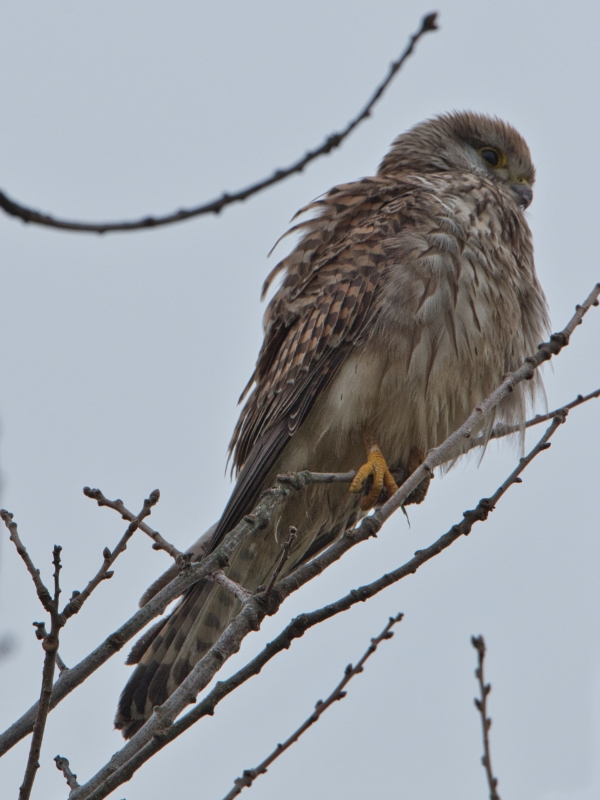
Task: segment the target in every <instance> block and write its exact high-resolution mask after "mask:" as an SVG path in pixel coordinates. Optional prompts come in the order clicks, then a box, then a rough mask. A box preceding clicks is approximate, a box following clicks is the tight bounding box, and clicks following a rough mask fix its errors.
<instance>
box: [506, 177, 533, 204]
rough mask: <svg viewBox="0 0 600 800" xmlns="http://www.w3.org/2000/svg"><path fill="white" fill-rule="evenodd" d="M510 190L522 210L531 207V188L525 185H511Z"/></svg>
mask: <svg viewBox="0 0 600 800" xmlns="http://www.w3.org/2000/svg"><path fill="white" fill-rule="evenodd" d="M510 188H511V191H512V193H513V194H514V195H515V200H516V201H517V203H518V204H519V205H520V206H521V208H522V209H523V210H525V209H526V208H528V206H530V205H531V201H532V200H533V189H532V188H531V186H528V185H527V184H526V183H511V185H510Z"/></svg>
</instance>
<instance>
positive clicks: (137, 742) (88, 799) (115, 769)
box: [72, 412, 566, 800]
mask: <svg viewBox="0 0 600 800" xmlns="http://www.w3.org/2000/svg"><path fill="white" fill-rule="evenodd" d="M565 419H566V412H563V413H559V414H557V416H556V417H555V418H554V420H553V421H552V424H551V425H550V426H549V427H548V429H547V430H546V432H545V433H544V435H543V436H542V438H541V439H540V441H539V442H538V443H537V445H536V446H535V447H534V448H533V449H532V450H531V452H530V453H529V454H528V455H527V456H526V457H524V458H521V459H520V460H519V464H518V465H517V467H516V468H515V469H514V470H513V472H511V474H510V475H509V476H508V478H507V479H506V480H505V481H504V483H503V484H502V485H501V486H500V487H499V488H498V489H497V490H496V491H495V492H494V494H493V495H492V496H491V497H489V498H484V499H482V500H480V501H479V503H478V504H477V506H476V508H475V509H473V510H471V511H466V512H465V513H464V514H463V520H462V521H461V522H460V523H458V524H456V525H453V526H452V528H451V529H450V530H449V531H448V532H447V533H445V534H444V535H443V536H441V537H440V538H439V539H438V540H437V541H435V542H434V543H433V544H432V545H430V546H429V547H427V548H425V549H424V550H417V551H416V553H415V555H414V557H413V558H412V559H410V561H408V562H406V563H405V564H403V565H402V566H401V567H398V568H397V569H396V570H393V571H392V572H390V573H388V574H386V575H383V576H382V577H381V578H378V579H377V580H376V581H373V582H372V583H370V584H367V585H366V586H361V587H360V588H358V589H354V590H352V591H351V592H350V593H349V594H347V595H346V596H345V597H342V598H341V599H340V600H338V601H336V602H335V603H331V604H329V605H327V606H325V607H323V608H321V609H318V610H317V611H313V612H311V613H310V614H301V615H300V616H298V617H296V618H295V619H294V620H292V622H291V623H290V624H289V625H288V626H287V627H286V628H285V629H284V631H283V632H282V633H281V634H280V635H279V636H278V637H277V638H276V639H275V640H274V641H272V642H270V643H269V644H268V645H267V646H266V647H265V649H264V650H263V651H262V652H261V653H260V654H259V655H258V656H257V657H256V658H255V659H253V660H252V661H251V662H250V663H249V664H247V665H246V666H245V667H243V668H242V669H241V670H239V671H238V672H237V673H235V674H234V675H232V676H231V677H230V678H228V679H227V680H225V681H219V683H218V684H217V685H216V686H215V688H214V689H213V690H212V691H211V692H210V693H209V694H208V695H207V696H206V697H205V698H204V699H203V700H202V701H201V702H200V703H198V704H197V705H196V706H195V707H194V708H193V709H192V710H191V711H189V712H188V713H187V714H185V715H184V716H183V717H182V718H181V719H180V720H178V721H177V722H174V723H172V721H173V720H174V719H175V717H176V716H177V715H178V714H179V713H180V712H181V711H182V710H183V709H184V708H185V706H186V705H188V704H189V703H191V702H193V698H194V697H195V693H197V692H199V691H200V689H201V688H203V686H202V684H203V685H204V686H206V685H207V684H208V682H209V680H210V679H211V678H212V677H213V676H214V674H215V673H216V671H217V670H218V669H219V668H220V666H222V664H223V663H224V662H225V661H226V660H227V659H228V658H229V657H230V656H231V655H232V654H233V653H234V652H237V650H238V649H239V646H240V642H241V641H242V640H243V638H244V636H245V635H246V633H248V632H249V630H251V629H256V625H257V623H258V624H260V621H261V620H262V619H263V618H264V616H265V615H266V613H267V611H266V609H261V606H260V596H259V597H256V596H254V597H253V598H251V600H249V601H248V603H247V604H246V605H245V606H244V608H243V609H242V611H241V612H240V614H239V615H238V616H237V617H236V618H235V619H234V620H233V621H232V623H231V624H230V625H229V627H228V628H227V629H226V630H225V632H224V633H223V634H222V635H221V637H220V638H219V640H218V641H217V643H216V644H215V645H214V646H213V647H212V648H211V650H210V651H209V652H208V653H207V654H206V655H205V656H204V657H203V658H202V659H200V661H199V662H198V663H197V664H196V666H195V667H194V669H193V670H192V672H191V673H190V675H189V676H188V678H186V680H185V681H184V682H183V683H182V684H181V686H180V687H179V688H178V689H177V690H176V691H175V692H174V693H173V694H172V695H171V696H170V697H169V698H168V699H167V701H165V703H163V705H162V706H160V707H158V708H155V713H154V714H153V716H152V717H151V718H150V720H148V722H146V724H145V725H144V727H143V728H141V729H140V730H139V731H138V732H137V733H136V734H135V736H133V737H132V738H131V739H130V740H129V742H127V744H126V745H124V747H123V748H122V749H121V750H120V751H118V752H117V753H115V755H114V756H113V757H112V759H111V760H110V762H109V763H108V764H107V765H106V766H105V767H103V768H102V769H101V770H100V771H99V772H98V773H97V774H96V775H95V776H94V777H93V778H92V779H91V780H90V781H88V782H87V783H86V784H84V785H83V786H82V787H81V788H80V790H78V792H77V793H76V794H74V795H73V798H72V800H102V798H104V797H106V796H107V795H108V794H110V792H112V791H113V790H114V789H116V788H117V787H118V786H120V785H121V784H122V783H125V782H126V781H128V780H129V779H130V778H131V776H132V775H133V774H134V773H135V772H136V771H137V770H138V769H139V768H140V766H142V764H144V763H145V762H146V761H147V760H148V759H149V758H151V757H152V756H153V755H154V754H155V753H156V752H158V750H161V749H162V748H163V747H164V746H165V745H166V744H168V743H169V742H170V741H173V739H175V738H177V737H178V736H180V735H181V734H182V733H183V732H184V731H185V730H187V729H188V728H189V727H191V725H193V724H194V723H195V722H197V721H198V720H199V719H201V718H202V717H204V716H206V715H212V714H213V713H214V709H215V707H216V705H217V704H218V703H219V702H220V701H221V700H222V699H223V698H224V697H226V696H227V695H228V694H230V693H231V692H232V691H233V690H234V689H236V688H237V687H238V686H240V685H241V684H242V683H244V682H245V681H247V680H248V679H249V678H250V677H252V676H253V675H256V674H258V673H259V672H260V670H261V669H262V667H263V666H264V665H265V664H266V663H267V662H268V661H270V660H271V659H272V658H273V657H274V656H275V655H276V654H277V653H279V652H281V651H282V650H284V649H287V648H288V647H289V646H290V644H291V642H292V641H293V639H295V638H298V637H300V636H303V635H304V633H305V631H306V630H308V628H311V627H313V626H314V625H318V624H319V623H320V622H323V621H324V620H326V619H329V618H331V617H333V616H336V615H337V614H339V613H341V612H343V611H346V610H348V609H349V608H351V607H352V606H353V605H355V604H356V603H359V602H364V601H365V600H368V599H369V598H371V597H373V596H375V595H376V594H378V593H379V592H381V591H382V590H383V589H385V588H387V587H388V586H391V585H392V584H393V583H397V582H398V581H399V580H402V579H403V578H406V577H407V576H408V575H413V574H414V573H415V572H416V571H417V570H418V569H419V567H421V566H422V565H423V564H425V563H426V562H427V561H430V560H431V559H432V558H434V557H435V556H437V555H439V553H441V552H442V551H443V550H445V549H447V548H448V547H450V545H451V544H453V543H454V542H455V541H456V540H457V539H459V538H460V537H461V536H467V535H468V534H469V533H470V532H471V530H472V528H473V525H474V524H475V523H476V522H480V521H484V520H486V519H487V517H488V516H489V514H490V512H491V511H493V510H494V507H495V505H496V504H497V502H498V501H499V500H500V498H501V497H502V496H503V495H504V494H505V493H506V491H507V490H508V488H509V487H510V486H512V485H513V484H515V483H520V482H521V479H520V477H519V476H520V474H521V473H522V472H523V470H525V469H526V467H527V466H528V465H529V464H530V463H531V462H532V461H533V459H534V458H535V457H536V456H537V455H538V454H539V453H541V452H542V451H543V450H547V449H548V447H549V439H550V438H551V437H552V435H553V434H554V433H555V431H556V430H557V428H558V427H559V426H560V425H561V424H562V423H563V422H564V420H565ZM301 474H302V473H301ZM369 519H370V518H367V520H363V523H362V525H361V528H359V529H353V530H351V531H347V532H346V533H345V534H344V535H343V537H342V538H341V539H340V540H338V541H337V542H336V543H335V544H333V545H332V546H331V547H329V548H328V549H327V550H326V551H325V552H324V553H322V554H321V555H319V556H317V557H316V558H315V559H314V560H313V561H311V562H309V563H308V564H304V565H303V566H301V567H299V568H298V569H297V570H296V571H295V572H294V573H292V574H291V575H290V576H288V577H286V578H284V579H283V580H282V581H280V582H279V583H278V584H276V586H275V587H274V594H276V595H277V597H276V598H275V599H276V600H278V601H279V602H281V601H282V600H283V599H284V598H285V597H287V596H288V595H289V594H291V593H292V592H293V591H296V589H298V588H299V587H300V586H303V585H304V584H305V583H307V582H308V581H310V580H311V579H312V578H313V577H315V575H317V574H320V573H321V572H322V571H323V570H324V569H326V568H327V567H328V566H330V565H331V564H332V563H334V562H335V561H337V560H338V559H339V558H340V557H341V556H342V555H343V553H345V552H346V551H347V550H349V549H350V548H351V547H353V546H355V545H356V544H358V543H359V542H360V541H365V540H366V539H368V538H370V536H372V535H373V534H372V532H371V531H370V530H369V526H368V525H365V522H366V521H368V520H369ZM363 528H365V530H364V531H363V530H362V529H363ZM263 597H264V595H263ZM268 613H274V610H273V607H271V608H269V611H268ZM252 626H254V627H252ZM216 662H218V665H217V663H216Z"/></svg>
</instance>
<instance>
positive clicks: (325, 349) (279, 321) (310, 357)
mask: <svg viewBox="0 0 600 800" xmlns="http://www.w3.org/2000/svg"><path fill="white" fill-rule="evenodd" d="M397 197H398V183H397V182H395V183H394V185H393V187H391V186H390V184H389V183H388V182H387V181H384V180H380V179H368V180H364V181H361V182H359V183H354V184H349V185H347V186H341V187H337V188H336V189H334V190H332V191H331V192H330V193H329V194H328V195H327V196H326V197H325V198H324V199H322V200H319V201H317V202H316V203H314V204H312V205H311V206H309V207H307V209H303V211H306V210H311V209H314V208H318V209H319V210H320V212H321V213H320V214H319V216H318V217H317V218H316V219H312V220H309V221H308V222H305V223H301V224H300V225H298V226H296V229H302V228H304V229H305V230H306V234H305V236H304V238H303V239H302V241H301V242H300V243H299V245H298V246H297V247H296V248H295V250H294V251H293V252H292V253H291V254H290V255H289V256H288V257H287V258H286V259H284V260H283V261H282V262H280V264H278V265H277V267H276V268H275V270H273V272H272V273H271V275H270V276H269V278H268V279H267V283H266V284H265V291H266V289H267V288H268V284H269V282H270V281H272V280H273V278H274V277H275V275H276V274H277V273H278V272H280V271H285V279H284V281H283V283H282V285H281V287H280V289H279V290H278V291H277V293H276V294H275V296H274V298H273V300H272V301H271V303H270V304H269V307H268V309H267V312H266V314H265V339H264V342H263V346H262V348H261V351H260V354H259V357H258V361H257V365H256V369H255V371H254V374H253V376H252V378H251V381H250V384H249V386H248V387H247V389H246V391H247V390H248V388H250V386H252V384H254V386H253V388H252V390H251V392H250V396H249V397H248V400H247V402H246V404H245V406H244V408H243V410H242V413H241V415H240V418H239V421H238V423H237V426H236V428H235V431H234V434H233V437H232V440H231V444H230V454H231V455H232V456H233V463H234V467H235V469H236V470H238V472H239V475H238V480H237V484H236V486H235V489H234V491H233V494H232V496H231V499H230V500H229V503H228V505H227V507H226V508H225V511H224V512H223V516H222V518H221V520H220V522H219V525H218V527H217V530H216V532H215V537H214V539H213V542H212V545H211V549H212V548H214V547H215V546H216V545H217V543H218V542H219V541H220V540H221V538H222V536H223V535H224V534H225V533H226V532H227V531H228V530H230V529H231V528H232V527H234V526H235V525H236V524H237V522H238V521H239V520H240V519H241V518H242V517H243V515H244V514H247V513H248V512H249V511H251V509H252V507H253V506H254V505H255V503H256V500H257V498H258V496H259V494H260V492H261V491H262V490H263V488H264V486H263V484H264V481H265V480H266V477H267V475H268V473H269V471H270V470H271V469H272V468H273V466H274V464H275V462H276V460H277V458H278V457H279V455H280V454H281V452H282V450H283V449H284V447H285V446H286V444H287V443H288V442H289V440H290V437H291V436H293V434H294V432H295V431H296V430H297V429H298V428H299V426H300V425H301V424H302V423H303V422H304V420H305V419H306V417H307V415H308V413H309V412H310V410H311V408H312V407H313V405H314V403H315V401H316V400H317V398H318V397H319V395H320V394H321V392H322V391H323V390H324V389H325V388H326V387H327V385H328V384H329V383H330V381H331V379H332V378H333V377H334V375H335V374H336V372H337V370H338V369H339V367H340V365H341V364H342V362H343V360H344V358H345V356H346V354H347V352H348V350H349V349H350V348H351V347H352V346H353V345H354V344H355V343H356V342H357V341H359V340H360V339H361V337H363V336H365V335H366V331H367V329H368V328H369V323H370V322H372V320H373V318H374V317H375V316H376V314H377V302H376V300H375V298H376V293H377V286H378V284H379V282H380V279H381V276H382V275H383V272H384V270H385V267H386V263H387V259H386V256H385V253H384V246H385V234H386V231H385V230H382V228H383V229H385V227H386V225H387V224H388V223H389V217H388V216H387V215H385V214H383V215H382V213H381V211H382V207H383V206H384V205H385V204H387V203H389V202H390V200H392V199H397ZM245 393H246V392H244V394H245ZM243 396H244V395H242V398H243ZM242 398H241V399H242Z"/></svg>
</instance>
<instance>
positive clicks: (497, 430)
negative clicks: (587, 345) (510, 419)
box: [462, 389, 600, 455]
mask: <svg viewBox="0 0 600 800" xmlns="http://www.w3.org/2000/svg"><path fill="white" fill-rule="evenodd" d="M597 397H600V389H596V390H595V391H594V392H590V393H589V394H586V395H585V396H584V395H581V394H578V395H577V397H576V398H575V400H571V402H570V403H567V404H566V405H564V406H561V408H555V409H554V411H549V412H548V413H547V414H536V415H535V417H532V419H528V420H527V422H526V423H525V427H526V428H531V427H533V426H534V425H540V423H542V422H547V421H548V420H549V419H552V418H553V417H554V416H556V414H557V413H558V412H559V411H560V410H561V409H563V408H566V409H567V410H568V411H570V410H571V409H572V408H577V406H580V405H582V404H583V403H587V402H588V400H594V399H595V398H597ZM520 431H521V428H520V426H519V425H495V426H494V427H493V428H492V431H491V433H490V435H489V436H488V437H485V436H478V437H477V438H475V439H470V440H469V442H468V444H467V446H466V447H464V446H463V450H462V454H463V455H465V454H466V453H468V452H469V451H470V450H473V448H475V447H484V446H485V445H486V444H487V443H488V442H489V441H491V440H492V439H502V438H504V437H505V436H510V435H511V434H513V433H519V432H520Z"/></svg>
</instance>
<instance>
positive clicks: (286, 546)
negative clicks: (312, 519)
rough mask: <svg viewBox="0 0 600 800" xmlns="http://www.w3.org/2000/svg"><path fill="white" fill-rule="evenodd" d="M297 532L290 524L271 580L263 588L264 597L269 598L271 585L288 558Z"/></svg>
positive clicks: (273, 584)
mask: <svg viewBox="0 0 600 800" xmlns="http://www.w3.org/2000/svg"><path fill="white" fill-rule="evenodd" d="M297 532H298V530H297V528H294V526H293V525H290V538H289V539H288V540H287V542H285V543H284V545H283V547H282V548H281V557H280V559H279V561H278V562H277V565H276V566H275V569H274V570H273V574H272V575H271V580H270V581H269V583H268V584H267V588H266V589H265V597H266V598H269V597H270V596H271V592H272V590H273V586H275V581H276V580H277V578H278V577H279V575H280V573H281V570H282V569H283V565H284V564H285V562H286V561H287V560H288V557H289V555H290V550H291V547H292V544H293V543H294V540H295V538H296V534H297Z"/></svg>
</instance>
